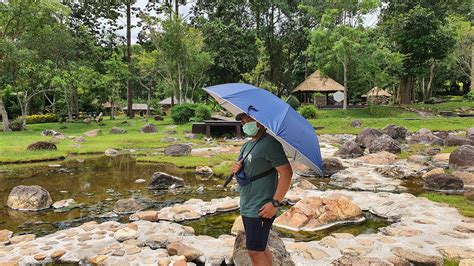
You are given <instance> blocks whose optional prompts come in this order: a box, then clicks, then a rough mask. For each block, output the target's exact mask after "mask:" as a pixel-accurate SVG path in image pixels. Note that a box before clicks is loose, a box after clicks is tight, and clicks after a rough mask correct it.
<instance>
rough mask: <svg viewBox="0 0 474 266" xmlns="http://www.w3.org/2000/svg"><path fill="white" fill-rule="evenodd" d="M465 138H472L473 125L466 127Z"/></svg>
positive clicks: (473, 135) (473, 138)
mask: <svg viewBox="0 0 474 266" xmlns="http://www.w3.org/2000/svg"><path fill="white" fill-rule="evenodd" d="M466 138H468V139H470V140H474V127H470V128H468V129H466Z"/></svg>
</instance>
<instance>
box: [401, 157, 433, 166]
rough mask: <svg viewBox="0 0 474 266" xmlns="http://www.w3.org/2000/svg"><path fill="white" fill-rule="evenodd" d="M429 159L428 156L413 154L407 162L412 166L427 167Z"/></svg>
mask: <svg viewBox="0 0 474 266" xmlns="http://www.w3.org/2000/svg"><path fill="white" fill-rule="evenodd" d="M429 159H430V158H429V157H428V156H424V155H418V154H414V155H410V157H408V159H407V161H408V162H410V163H414V164H420V165H427V164H428V161H429Z"/></svg>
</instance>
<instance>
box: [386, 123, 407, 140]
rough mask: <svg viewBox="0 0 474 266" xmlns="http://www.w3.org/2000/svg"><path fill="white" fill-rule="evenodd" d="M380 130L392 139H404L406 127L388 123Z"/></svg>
mask: <svg viewBox="0 0 474 266" xmlns="http://www.w3.org/2000/svg"><path fill="white" fill-rule="evenodd" d="M382 132H383V133H384V134H387V135H389V136H390V137H391V138H392V139H405V136H406V134H407V129H406V128H405V127H399V126H396V125H388V126H386V127H384V128H383V129H382Z"/></svg>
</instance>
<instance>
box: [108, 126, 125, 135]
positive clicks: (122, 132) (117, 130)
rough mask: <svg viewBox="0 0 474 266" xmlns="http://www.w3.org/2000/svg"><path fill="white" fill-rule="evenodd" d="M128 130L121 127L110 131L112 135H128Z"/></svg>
mask: <svg viewBox="0 0 474 266" xmlns="http://www.w3.org/2000/svg"><path fill="white" fill-rule="evenodd" d="M126 133H127V130H126V129H124V128H121V127H113V128H111V129H110V134H126Z"/></svg>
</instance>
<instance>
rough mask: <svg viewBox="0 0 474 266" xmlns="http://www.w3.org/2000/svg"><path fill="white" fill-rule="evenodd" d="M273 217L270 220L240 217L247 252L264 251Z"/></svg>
mask: <svg viewBox="0 0 474 266" xmlns="http://www.w3.org/2000/svg"><path fill="white" fill-rule="evenodd" d="M274 220H275V216H273V218H271V219H267V218H252V217H244V216H242V221H243V222H244V228H245V240H246V245H247V249H248V250H252V251H265V248H266V247H267V242H268V236H269V234H270V229H271V228H272V224H273V221H274Z"/></svg>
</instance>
